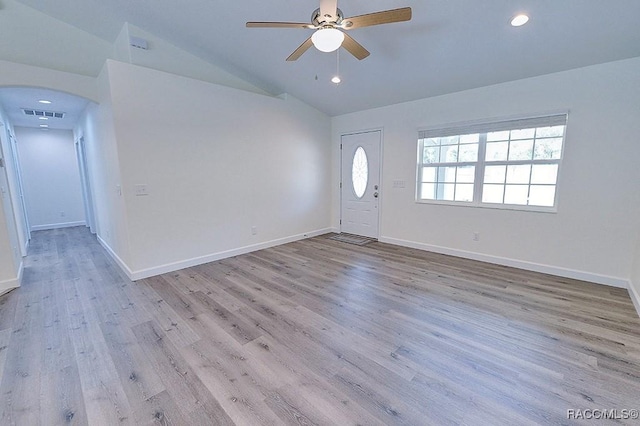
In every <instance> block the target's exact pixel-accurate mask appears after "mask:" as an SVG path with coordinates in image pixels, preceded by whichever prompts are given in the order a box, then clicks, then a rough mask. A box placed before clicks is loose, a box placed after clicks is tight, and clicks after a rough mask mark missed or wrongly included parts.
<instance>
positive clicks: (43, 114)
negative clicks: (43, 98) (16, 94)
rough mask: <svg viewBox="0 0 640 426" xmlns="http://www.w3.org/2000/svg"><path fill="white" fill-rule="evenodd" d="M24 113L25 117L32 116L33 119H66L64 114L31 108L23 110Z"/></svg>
mask: <svg viewBox="0 0 640 426" xmlns="http://www.w3.org/2000/svg"><path fill="white" fill-rule="evenodd" d="M22 112H24V115H30V116H32V117H48V118H64V115H65V113H64V112H57V111H43V110H40V109H29V108H22Z"/></svg>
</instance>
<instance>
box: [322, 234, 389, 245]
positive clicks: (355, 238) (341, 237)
mask: <svg viewBox="0 0 640 426" xmlns="http://www.w3.org/2000/svg"><path fill="white" fill-rule="evenodd" d="M329 239H330V240H336V241H340V242H343V243H349V244H355V245H358V246H363V245H365V244H369V243H372V242H374V241H378V240H376V239H375V238H369V237H363V236H361V235H353V234H345V233H344V232H343V233H342V234H335V235H334V236H332V237H329Z"/></svg>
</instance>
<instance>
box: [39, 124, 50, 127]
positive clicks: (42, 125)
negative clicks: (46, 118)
mask: <svg viewBox="0 0 640 426" xmlns="http://www.w3.org/2000/svg"><path fill="white" fill-rule="evenodd" d="M40 127H49V125H48V124H41V125H40Z"/></svg>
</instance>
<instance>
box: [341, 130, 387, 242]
mask: <svg viewBox="0 0 640 426" xmlns="http://www.w3.org/2000/svg"><path fill="white" fill-rule="evenodd" d="M372 132H380V152H379V154H380V155H379V161H378V169H379V170H378V176H380V196H379V198H378V236H377V237H376V238H378V239H380V236H381V235H382V221H381V220H380V219H381V218H382V213H381V212H382V198H383V197H384V191H382V188H383V185H382V181H383V174H382V170H383V167H382V164H383V162H384V161H383V153H384V127H373V128H369V129H364V130H355V131H351V132H342V133H340V140H339V142H338V143H339V146H338V152H339V153H340V182H339V185H340V186H339V188H338V189H339V190H340V192H339V193H338V198H339V204H340V214H339V222H338V223H339V225H338V230H339V232H340V233H342V189H343V186H344V182H343V176H342V169H343V167H342V166H343V164H342V138H343V137H344V136H351V135H359V134H361V133H372Z"/></svg>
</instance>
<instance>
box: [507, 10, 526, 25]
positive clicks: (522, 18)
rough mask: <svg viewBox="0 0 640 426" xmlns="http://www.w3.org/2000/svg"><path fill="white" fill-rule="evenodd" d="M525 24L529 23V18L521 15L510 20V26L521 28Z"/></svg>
mask: <svg viewBox="0 0 640 426" xmlns="http://www.w3.org/2000/svg"><path fill="white" fill-rule="evenodd" d="M527 22H529V17H528V16H527V15H525V14H524V13H522V14H520V15H516V16H514V17H513V19H512V20H511V25H512V26H514V27H521V26H523V25H524V24H526V23H527Z"/></svg>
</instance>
